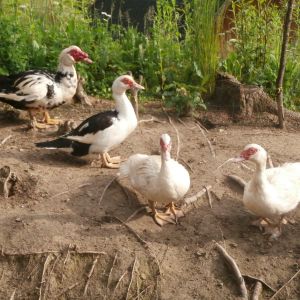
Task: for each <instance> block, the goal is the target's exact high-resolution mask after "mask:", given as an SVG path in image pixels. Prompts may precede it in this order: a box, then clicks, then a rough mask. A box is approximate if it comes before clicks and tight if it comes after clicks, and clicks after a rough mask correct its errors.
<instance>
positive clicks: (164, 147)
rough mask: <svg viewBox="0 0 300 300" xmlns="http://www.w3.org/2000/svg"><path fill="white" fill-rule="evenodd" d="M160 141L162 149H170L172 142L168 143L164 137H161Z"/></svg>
mask: <svg viewBox="0 0 300 300" xmlns="http://www.w3.org/2000/svg"><path fill="white" fill-rule="evenodd" d="M159 143H160V147H161V149H162V150H163V151H164V152H166V151H169V150H170V146H171V143H170V144H166V143H165V141H164V140H163V139H162V138H161V139H160V141H159Z"/></svg>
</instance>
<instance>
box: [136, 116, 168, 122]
mask: <svg viewBox="0 0 300 300" xmlns="http://www.w3.org/2000/svg"><path fill="white" fill-rule="evenodd" d="M150 122H156V123H160V124H165V123H166V122H165V121H161V120H159V119H157V118H155V117H151V119H145V120H139V122H138V124H141V123H150Z"/></svg>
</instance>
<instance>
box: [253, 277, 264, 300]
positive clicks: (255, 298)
mask: <svg viewBox="0 0 300 300" xmlns="http://www.w3.org/2000/svg"><path fill="white" fill-rule="evenodd" d="M262 290H263V285H262V283H261V282H260V281H256V283H255V286H254V290H253V294H252V297H251V300H259V298H260V295H261V293H262Z"/></svg>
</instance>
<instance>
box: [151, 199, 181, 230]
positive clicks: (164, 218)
mask: <svg viewBox="0 0 300 300" xmlns="http://www.w3.org/2000/svg"><path fill="white" fill-rule="evenodd" d="M148 203H149V206H150V208H151V210H152V214H153V218H154V221H155V222H156V224H158V225H159V226H164V225H165V224H168V223H171V224H176V222H175V221H174V219H173V216H172V215H171V214H170V213H159V212H157V210H156V208H155V202H154V201H151V200H148Z"/></svg>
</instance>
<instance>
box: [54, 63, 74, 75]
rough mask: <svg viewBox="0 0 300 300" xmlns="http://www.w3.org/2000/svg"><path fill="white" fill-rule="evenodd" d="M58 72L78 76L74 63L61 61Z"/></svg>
mask: <svg viewBox="0 0 300 300" xmlns="http://www.w3.org/2000/svg"><path fill="white" fill-rule="evenodd" d="M57 72H62V73H71V74H73V75H74V77H77V74H76V69H75V67H74V65H66V64H63V63H62V62H60V63H59V65H58V67H57Z"/></svg>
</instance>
